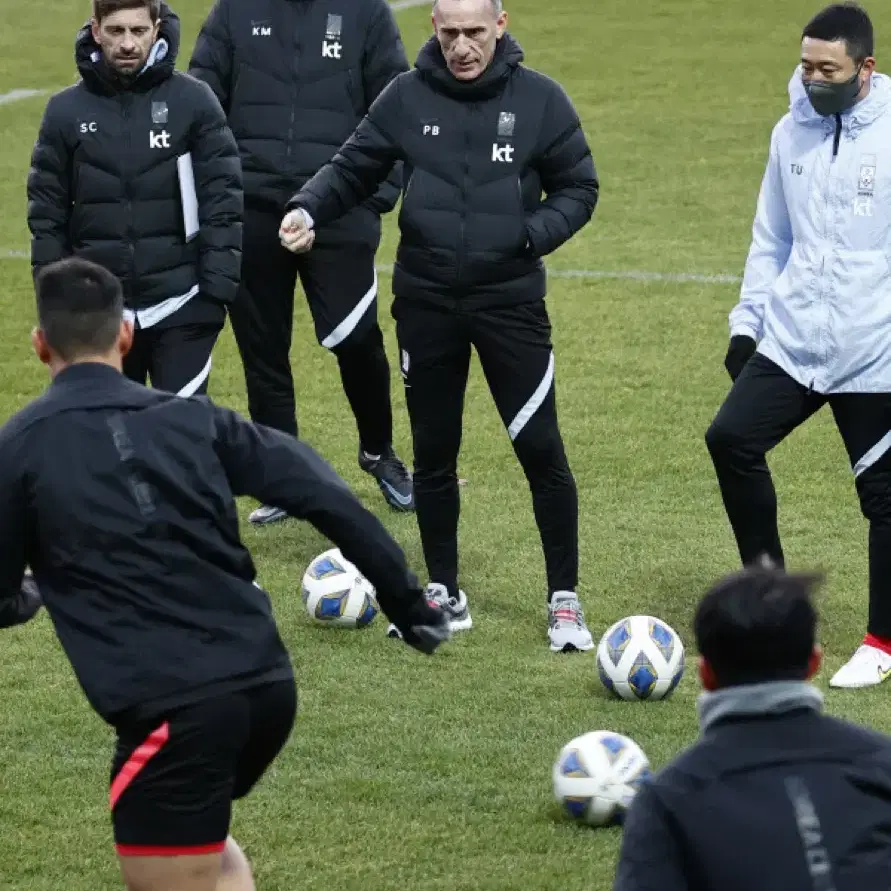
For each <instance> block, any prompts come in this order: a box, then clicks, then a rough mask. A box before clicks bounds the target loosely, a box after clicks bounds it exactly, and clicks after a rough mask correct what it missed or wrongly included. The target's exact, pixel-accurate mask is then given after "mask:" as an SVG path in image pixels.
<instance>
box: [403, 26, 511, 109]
mask: <svg viewBox="0 0 891 891" xmlns="http://www.w3.org/2000/svg"><path fill="white" fill-rule="evenodd" d="M523 58H524V54H523V48H522V47H521V46H520V44H519V43H517V41H516V40H514V38H513V37H512V36H511V35H510V34H508V33H506V32H505V34H504V36H502V37H501V38H500V39H499V40H498V42H497V43H496V44H495V55H494V56H493V57H492V61H491V62H490V63H489V67H488V68H486V70H485V71H484V72H483V73H482V74H481V75H480V76H479V77H478V78H476V80H471V81H461V80H458V79H457V78H456V77H455V76H454V75H453V74H452V73H451V71H449V69H448V66H447V65H446V60H445V57H444V56H443V54H442V48H441V47H440V45H439V41H438V40H437V39H436V37H435V36H433V37H431V38H430V39H429V40H428V41H427V42H426V43H425V44H424V45H423V46H422V47H421V51H420V52H419V53H418V58H417V60H416V61H415V67H416V68H417V69H418V71H420V72H421V74H422V75H423V76H424V77H425V78H426V79H427V80H429V81H430V83H431V84H432V85H433V86H434V88H435V89H437V90H439V91H440V92H442V93H448V94H450V95H452V96H454V97H455V98H457V99H461V98H464V99H468V100H474V99H484V98H486V97H487V96H492V95H495V94H497V93H498V92H499V90H500V89H501V86H502V84H503V83H504V81H505V80H507V78H508V77H509V76H510V74H511V72H512V71H513V70H514V69H515V68H517V66H518V65H519V64H520V63H521V62H522V61H523Z"/></svg>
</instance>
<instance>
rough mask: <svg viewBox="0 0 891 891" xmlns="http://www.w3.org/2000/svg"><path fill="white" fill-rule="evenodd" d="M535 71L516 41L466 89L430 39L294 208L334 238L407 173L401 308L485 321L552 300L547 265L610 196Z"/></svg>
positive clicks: (559, 93)
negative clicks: (454, 311) (398, 172)
mask: <svg viewBox="0 0 891 891" xmlns="http://www.w3.org/2000/svg"><path fill="white" fill-rule="evenodd" d="M522 59H523V52H522V50H521V49H520V47H519V45H518V44H517V43H516V42H515V41H514V40H513V38H511V37H510V36H509V35H505V36H504V37H503V38H501V40H500V41H499V42H498V45H497V48H496V52H495V57H494V59H493V60H492V62H491V64H490V65H489V67H488V69H487V70H486V71H485V72H484V73H483V74H482V75H481V76H480V77H478V78H477V79H476V80H475V81H472V82H467V83H462V82H459V81H458V80H456V79H455V78H454V77H453V76H452V75H451V74H450V73H449V71H448V68H447V67H446V64H445V59H444V58H443V56H442V52H441V50H440V48H439V44H438V43H437V41H436V40H435V39H431V40H430V41H429V42H428V43H427V44H426V45H425V46H424V48H423V49H422V50H421V53H420V55H419V56H418V60H417V62H416V68H415V70H414V71H411V72H409V73H407V74H403V75H400V76H399V77H397V78H396V80H395V81H393V83H391V84H390V86H389V87H388V88H387V89H386V90H385V91H384V92H383V93H382V94H381V96H380V97H379V98H378V100H377V101H376V102H375V104H374V105H373V106H372V108H371V110H370V112H369V115H368V117H367V118H366V119H365V120H364V121H363V122H362V124H361V125H360V126H359V128H358V129H357V131H356V133H355V134H354V135H353V136H352V137H351V138H350V140H349V141H348V142H347V143H346V144H345V145H344V146H343V147H342V148H341V150H340V151H339V152H338V153H337V155H335V157H334V158H333V159H332V161H331V163H330V164H328V165H326V166H325V167H324V168H323V169H322V170H320V171H319V173H318V174H316V176H314V177H313V178H312V179H311V180H310V181H309V182H308V183H307V184H306V186H304V188H303V189H301V190H300V192H299V193H298V194H297V195H295V196H294V197H293V199H292V200H291V201H290V202H289V205H288V206H289V208H295V207H302V208H304V209H306V210H307V211H308V212H309V214H310V215H311V216H312V218H313V220H314V222H315V224H316V225H317V226H325V225H327V224H328V223H329V222H330V221H331V220H333V219H336V218H337V217H339V216H340V215H341V214H343V213H345V212H346V211H347V210H349V208H350V207H352V206H353V205H355V204H356V203H358V202H359V201H362V200H364V199H365V197H366V196H367V195H368V194H370V193H371V192H372V191H373V190H374V189H375V188H376V185H377V183H378V181H379V180H380V179H381V178H382V177H383V176H385V175H386V173H387V171H388V170H389V169H390V165H391V164H392V163H393V161H394V160H395V159H402V161H403V162H404V175H405V194H404V197H403V200H402V208H401V211H400V214H399V228H400V231H401V235H402V237H401V240H400V244H399V251H398V253H397V257H396V269H395V273H394V277H393V292H394V294H395V296H396V298H397V300H399V299H419V300H427V301H433V302H437V303H444V304H446V305H448V306H455V305H456V304H460V305H462V306H464V307H480V308H481V307H488V306H497V305H504V304H513V303H523V302H527V301H533V300H539V299H541V298H542V297H544V295H545V272H544V267H543V264H542V262H541V259H540V258H541V257H543V256H545V254H549V253H551V251H553V250H555V249H556V248H557V247H559V246H560V245H561V244H562V243H563V242H565V241H566V240H567V239H569V238H571V237H572V236H573V235H574V234H575V233H576V232H578V231H579V229H581V228H582V227H583V226H584V225H585V224H586V223H587V222H588V221H589V219H590V218H591V215H592V213H593V212H594V207H595V205H596V203H597V197H598V189H599V186H598V182H597V177H596V174H595V170H594V162H593V159H592V157H591V151H590V149H589V148H588V143H587V141H586V139H585V136H584V133H583V132H582V128H581V124H580V122H579V119H578V115H577V114H576V112H575V110H574V109H573V107H572V104H571V102H570V100H569V98H568V97H567V95H566V93H565V92H564V91H563V89H562V88H561V87H560V86H559V84H557V83H556V82H554V81H553V80H551V79H550V78H548V77H545V75H543V74H540V73H538V72H536V71H532V70H530V69H528V68H525V67H523V66H522V65H521V64H520V63H521V61H522ZM542 191H544V192H545V194H546V196H547V197H546V198H545V199H544V200H542V197H541V195H542Z"/></svg>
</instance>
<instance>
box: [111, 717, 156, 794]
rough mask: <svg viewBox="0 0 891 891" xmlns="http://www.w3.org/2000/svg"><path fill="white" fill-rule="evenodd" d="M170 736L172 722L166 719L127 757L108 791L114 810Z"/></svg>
mask: <svg viewBox="0 0 891 891" xmlns="http://www.w3.org/2000/svg"><path fill="white" fill-rule="evenodd" d="M169 738H170V724H168V723H167V721H165V722H164V723H163V724H162V725H161V726H160V727H158V729H157V730H153V731H152V732H151V733H150V734H149V735H148V736H147V737H146V740H145V742H143V743H141V744H140V745H139V746H138V747H137V748H136V750H135V751H134V752H133V754H132V755H131V756H130V757H129V758H128V759H127V761H126V763H125V764H124V766H123V767H122V768H121V769H120V771H118V775H117V776H116V777H115V778H114V782H113V783H112V784H111V789H110V791H109V793H108V803H109V806H110V807H111V809H112V810H114V806H115V805H116V804H117V803H118V799H119V798H120V797H121V795H123V793H124V790H125V789H126V788H127V786H129V785H130V783H132V782H133V780H135V779H136V777H137V776H138V775H139V773H140V771H142V769H143V768H144V767H145V766H146V764H148V763H149V761H151V760H152V758H154V757H155V755H157V754H158V752H160V751H161V749H162V748H163V747H164V744H165V743H166V742H167V740H168V739H169Z"/></svg>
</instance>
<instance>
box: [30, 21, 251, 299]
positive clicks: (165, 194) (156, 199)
mask: <svg viewBox="0 0 891 891" xmlns="http://www.w3.org/2000/svg"><path fill="white" fill-rule="evenodd" d="M160 40H164V41H166V45H167V53H166V55H164V56H163V58H159V59H158V60H157V61H156V62H155V63H154V64H153V65H151V66H150V67H149V68H147V69H146V70H145V71H144V72H143V73H142V74H140V75H139V76H138V77H137V78H136V79H135V81H134V82H133V83H132V84H131V85H130V86H129V87H127V88H125V87H124V86H123V85H122V83H121V81H120V80H119V79H118V78H117V77H116V76H115V74H114V72H113V71H112V70H111V69H110V68H109V66H108V65H107V64H106V63H105V61H104V59H103V58H102V57H101V55H100V54H99V51H98V47H97V46H96V44H95V43H94V42H93V38H92V36H91V34H90V29H89V26H88V25H87V26H85V27H84V28H83V29H82V30H81V31H80V32H79V33H78V35H77V41H76V49H75V58H76V62H77V67H78V70H79V71H80V74H81V77H82V80H81V81H80V82H79V83H77V84H75V85H74V86H72V87H68V88H67V89H65V90H62V92H60V93H57V94H56V95H55V96H53V97H52V98H51V99H50V101H49V103H48V104H47V107H46V111H45V112H44V116H43V121H42V123H41V127H40V134H39V136H38V138H37V144H36V145H35V147H34V152H33V156H32V159H31V170H30V172H29V174H28V225H29V227H30V229H31V233H32V241H31V263H32V268H33V270H34V272H35V274H36V273H37V272H38V271H39V270H40V269H41V268H42V267H43V266H45V265H47V264H48V263H51V262H53V261H54V260H58V259H60V258H62V257H66V256H70V255H72V254H74V255H78V256H82V257H86V258H87V259H89V260H93V261H95V262H97V263H100V264H101V265H103V266H105V267H107V268H108V269H110V270H111V271H112V272H114V273H115V274H116V275H117V276H118V277H119V278H120V279H121V280H122V282H123V285H124V295H125V298H126V303H127V306H128V307H129V308H131V309H143V308H145V307H148V306H152V305H154V304H156V303H159V302H160V301H162V300H166V299H168V298H170V297H177V296H180V295H183V294H186V293H188V292H189V291H191V290H192V288H193V287H194V286H195V285H198V287H199V290H200V293H201V295H202V296H203V297H205V298H211V299H213V300H217V301H221V302H223V303H228V302H231V301H232V300H234V299H235V294H236V291H237V288H238V282H239V278H240V271H241V243H242V233H241V226H242V223H241V220H242V215H243V212H244V205H243V196H242V185H241V169H240V164H239V160H238V150H237V148H236V145H235V140H234V139H233V137H232V133H231V132H230V130H229V128H228V126H227V125H226V118H225V115H224V114H223V110H222V109H221V108H220V103H219V102H218V101H217V99H216V97H215V96H214V95H213V92H212V91H211V90H210V88H209V87H208V86H207V84H204V83H202V82H201V81H199V80H196V79H195V78H193V77H190V76H189V75H187V74H182V73H180V72H177V71H174V65H175V63H176V54H177V50H178V48H179V19H178V18H177V17H176V15H175V14H174V13H173V12H172V11H171V10H170V9H169V8H168V7H167V6H166V5H162V25H161V31H160V37H159V43H160ZM156 46H157V45H156ZM186 154H191V159H192V168H193V171H194V180H195V189H196V193H197V196H198V206H199V219H200V223H201V228H200V232H199V234H198V235H197V237H195V238H194V239H192V240H191V241H189V242H187V241H186V239H185V226H184V222H183V211H182V204H181V200H180V186H179V173H178V168H177V158H179V157H180V156H182V155H186Z"/></svg>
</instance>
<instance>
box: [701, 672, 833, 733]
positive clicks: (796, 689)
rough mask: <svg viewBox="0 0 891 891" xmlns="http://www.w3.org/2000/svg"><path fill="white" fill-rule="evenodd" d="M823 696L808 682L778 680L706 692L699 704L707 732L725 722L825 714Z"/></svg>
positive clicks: (702, 722)
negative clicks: (799, 713) (791, 714)
mask: <svg viewBox="0 0 891 891" xmlns="http://www.w3.org/2000/svg"><path fill="white" fill-rule="evenodd" d="M822 708H823V694H822V693H821V692H820V691H819V690H818V689H817V688H816V687H815V686H813V685H812V684H808V683H806V682H804V681H774V682H772V683H767V684H747V685H742V686H738V687H725V688H723V689H721V690H715V691H714V692H712V693H702V694H700V696H699V699H698V700H697V702H696V710H697V712H698V714H699V724H700V727H701V728H702V731H703V733H704V732H706V731H707V730H710V729H711V728H712V727H714V725H715V724H718V723H720V722H721V721H727V720H733V719H739V718H743V719H753V718H765V717H768V716H770V715H782V714H785V713H787V712H792V711H798V710H800V709H810V710H811V711H821V710H822Z"/></svg>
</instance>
